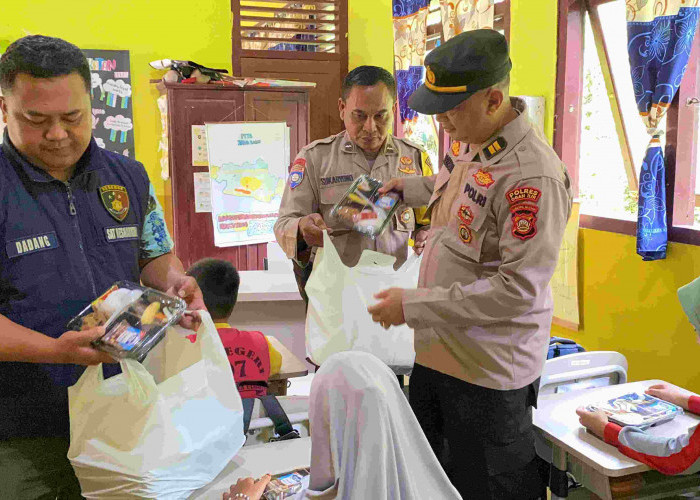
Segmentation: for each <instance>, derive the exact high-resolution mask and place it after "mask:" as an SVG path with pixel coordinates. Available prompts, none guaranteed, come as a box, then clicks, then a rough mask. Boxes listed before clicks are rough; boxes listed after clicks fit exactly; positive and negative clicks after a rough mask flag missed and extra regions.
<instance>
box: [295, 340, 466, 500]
mask: <svg viewBox="0 0 700 500" xmlns="http://www.w3.org/2000/svg"><path fill="white" fill-rule="evenodd" d="M310 400H311V405H310V408H309V419H310V423H311V439H312V446H311V479H310V488H311V489H310V490H307V491H306V498H316V499H326V498H329V499H330V498H337V499H341V500H367V499H372V500H425V499H426V498H436V499H438V498H439V499H441V500H442V499H459V498H461V497H460V496H459V493H457V490H455V489H454V487H453V486H452V484H451V483H450V481H449V479H448V478H447V475H445V472H444V471H443V470H442V467H441V466H440V463H439V462H438V460H437V458H436V457H435V454H434V453H433V451H432V449H431V448H430V445H429V444H428V440H427V439H426V437H425V435H424V434H423V431H422V430H421V428H420V425H419V424H418V421H417V420H416V417H415V415H414V414H413V411H412V410H411V407H410V406H409V404H408V401H407V400H406V397H405V396H404V394H403V392H402V391H401V389H400V387H399V384H398V382H397V380H396V375H394V374H393V373H392V372H391V370H390V369H389V368H388V367H387V366H386V365H385V364H384V363H382V362H381V361H380V360H379V359H378V358H376V357H375V356H373V355H372V354H368V353H364V352H342V353H338V354H335V355H333V356H331V357H329V358H328V359H327V360H326V361H325V362H324V363H323V366H322V367H321V368H320V369H319V370H318V372H317V373H316V375H315V377H314V380H313V383H312V386H311V398H310Z"/></svg>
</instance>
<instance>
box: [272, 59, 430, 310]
mask: <svg viewBox="0 0 700 500" xmlns="http://www.w3.org/2000/svg"><path fill="white" fill-rule="evenodd" d="M339 109H340V117H341V119H342V120H343V122H344V123H345V131H344V132H341V133H340V134H337V135H334V136H331V137H328V138H326V139H321V140H318V141H315V142H313V143H311V144H309V145H308V146H306V147H305V148H303V149H302V150H301V151H300V152H299V154H298V155H297V157H296V159H295V160H294V162H293V163H292V166H291V168H290V175H289V181H288V183H287V186H286V187H285V191H284V195H283V196H282V204H281V206H280V211H279V219H278V220H277V222H276V223H275V228H274V230H275V236H276V238H277V241H278V243H279V244H280V246H281V247H282V249H283V250H284V252H285V253H286V254H287V256H288V257H289V258H290V259H293V261H294V264H295V266H294V267H295V274H296V278H297V283H298V284H299V290H300V292H301V293H302V296H303V297H304V300H307V299H306V294H305V293H304V286H305V285H306V280H307V279H308V276H309V274H310V272H311V262H312V261H313V254H314V253H315V251H314V248H315V247H320V246H323V230H325V229H329V230H330V231H329V232H330V234H331V236H332V238H333V244H334V245H335V246H336V248H337V250H338V253H339V255H340V258H341V259H342V260H343V263H344V264H345V265H347V266H354V265H355V264H357V261H358V260H359V258H360V255H361V254H362V251H363V250H365V249H370V250H375V251H377V252H381V253H385V254H389V255H393V256H394V257H396V263H395V268H396V269H398V268H399V267H400V266H401V265H402V264H403V263H404V261H405V260H406V258H407V256H408V240H409V237H410V236H411V235H412V233H413V234H416V233H417V234H416V235H415V240H416V244H415V246H414V250H415V251H416V252H417V253H420V252H422V249H423V246H424V244H425V237H426V236H427V231H420V229H421V228H424V227H426V225H427V224H428V220H427V219H425V218H424V214H425V209H415V210H414V209H413V208H409V207H408V206H406V205H405V204H404V205H402V206H400V207H399V208H398V210H397V211H396V214H395V215H394V221H393V223H392V226H391V228H389V229H388V230H386V231H384V232H383V233H382V234H381V235H380V236H379V237H377V238H376V239H371V238H368V237H367V236H364V235H362V234H360V233H358V232H355V231H349V230H347V229H342V228H341V226H340V225H339V224H338V222H337V221H334V220H331V219H330V216H329V214H330V211H331V209H332V208H333V206H334V205H335V204H336V203H337V202H338V201H340V199H341V198H342V197H343V195H344V194H345V192H346V191H347V189H348V188H349V187H350V185H351V184H352V182H353V181H354V180H355V179H356V178H358V177H359V176H361V175H363V174H367V175H369V176H370V177H372V178H374V179H377V180H380V181H383V182H385V181H388V180H390V179H392V178H394V177H420V176H421V175H432V168H431V166H430V160H429V159H428V156H427V154H426V153H425V152H423V151H422V150H421V149H420V147H419V146H417V145H415V144H413V143H411V142H409V141H407V140H405V139H399V138H397V137H394V136H392V135H390V131H391V129H392V125H393V117H394V113H395V111H396V82H395V81H394V77H393V76H392V75H391V73H389V72H388V71H386V70H384V69H382V68H378V67H376V66H360V67H358V68H355V69H354V70H353V71H351V72H350V73H348V76H347V77H346V78H345V80H344V81H343V87H342V98H341V99H340V100H339Z"/></svg>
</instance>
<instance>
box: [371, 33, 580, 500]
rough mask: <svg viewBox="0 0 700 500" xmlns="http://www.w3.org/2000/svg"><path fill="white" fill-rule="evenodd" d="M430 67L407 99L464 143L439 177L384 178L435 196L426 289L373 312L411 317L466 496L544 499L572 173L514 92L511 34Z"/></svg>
mask: <svg viewBox="0 0 700 500" xmlns="http://www.w3.org/2000/svg"><path fill="white" fill-rule="evenodd" d="M425 65H426V82H425V84H424V85H423V86H421V87H420V88H419V89H418V90H417V91H416V92H415V93H414V94H413V95H412V96H411V99H410V100H409V105H410V106H411V107H412V108H413V109H415V110H417V111H418V112H421V113H426V114H434V115H437V120H438V121H439V122H440V123H441V124H442V125H443V126H444V127H445V130H446V131H447V132H448V133H449V134H450V136H451V137H452V139H454V140H455V141H456V142H454V143H453V144H452V147H451V148H450V149H451V151H450V152H449V153H448V154H447V155H446V157H445V159H444V163H443V165H442V168H441V169H440V171H439V173H438V174H437V175H436V176H433V177H432V178H424V179H420V178H416V179H397V180H392V181H391V182H390V183H387V185H385V188H386V189H387V190H389V189H393V190H396V191H398V192H401V193H403V199H404V202H405V203H407V204H408V205H414V204H422V203H425V202H426V200H428V199H429V202H428V213H429V214H430V215H431V230H430V234H429V236H428V241H427V244H426V248H425V255H424V257H423V263H422V267H421V271H420V278H419V283H418V288H417V289H416V290H402V289H390V290H386V291H383V292H381V293H380V294H378V295H377V298H378V299H380V302H379V304H377V305H376V306H374V307H370V308H369V312H370V313H371V314H372V316H373V318H374V320H375V321H377V322H380V323H382V324H383V325H384V326H385V327H388V326H389V325H399V324H403V323H404V322H405V323H407V324H408V325H409V326H411V327H412V328H414V330H415V348H416V365H415V366H414V369H413V373H412V375H411V385H410V391H409V393H410V402H411V406H412V408H413V410H414V411H415V413H416V416H417V417H418V420H419V422H420V423H421V427H422V428H423V430H424V432H425V434H426V435H427V437H428V440H429V441H430V442H431V445H432V446H433V449H434V450H435V453H436V455H437V456H438V457H443V465H444V466H445V467H446V469H447V473H448V476H449V477H450V480H451V481H452V482H453V483H454V485H455V486H456V487H457V489H458V490H459V491H460V493H461V494H462V495H463V496H464V498H476V499H480V500H481V499H489V498H498V499H502V498H513V499H515V498H517V499H528V498H537V497H539V496H540V495H542V494H543V490H544V484H543V482H542V480H541V479H540V475H539V474H538V469H540V468H541V465H542V464H541V463H540V462H539V460H538V459H537V458H536V455H535V449H534V441H533V428H532V416H531V406H535V404H536V402H537V391H538V387H539V377H540V374H541V371H542V367H543V364H544V361H545V354H546V351H547V346H548V340H549V332H550V324H551V319H552V295H551V292H550V289H549V280H550V278H551V277H552V274H553V273H554V268H555V266H556V263H557V258H558V254H559V246H560V244H561V241H562V237H563V234H564V228H565V226H566V222H567V220H568V217H569V214H570V209H571V190H570V185H569V184H570V183H569V178H568V175H567V173H566V170H565V167H564V165H563V164H562V162H561V161H560V160H559V158H557V156H556V154H555V153H554V151H553V150H552V148H551V147H550V146H549V145H548V144H547V142H546V141H545V140H544V139H543V138H542V137H541V135H540V134H539V132H537V131H536V130H535V129H534V128H533V126H532V125H531V123H530V122H529V120H528V118H527V116H526V108H525V103H524V102H523V101H522V100H520V99H517V98H509V97H508V83H509V76H508V75H509V72H510V69H511V61H510V58H509V56H508V46H507V43H506V40H505V38H504V37H503V36H502V35H500V34H498V33H497V32H496V31H492V30H476V31H469V32H466V33H462V34H461V35H459V36H457V37H455V38H453V39H451V40H450V41H448V42H447V43H445V44H443V45H442V46H440V47H438V48H437V49H435V50H434V51H432V52H431V53H430V54H429V55H428V57H426V61H425ZM445 442H447V447H448V451H447V452H445V451H444V450H443V446H444V443H445ZM443 454H444V455H445V456H443Z"/></svg>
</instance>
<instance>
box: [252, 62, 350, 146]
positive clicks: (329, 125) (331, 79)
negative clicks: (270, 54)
mask: <svg viewBox="0 0 700 500" xmlns="http://www.w3.org/2000/svg"><path fill="white" fill-rule="evenodd" d="M240 64H241V71H242V74H243V75H245V76H257V77H260V78H280V79H283V80H299V81H303V82H315V83H316V88H314V89H313V90H311V92H310V96H309V102H310V104H312V105H313V106H311V110H310V127H309V137H308V142H311V141H315V140H317V139H323V138H325V137H328V136H330V135H333V134H337V133H338V132H340V131H341V130H343V122H342V121H341V120H340V113H339V111H338V99H339V98H340V84H341V66H342V65H341V61H315V60H303V59H272V58H270V59H263V58H256V57H243V58H241V60H240ZM305 145H306V143H304V144H302V145H301V146H302V147H303V146H305Z"/></svg>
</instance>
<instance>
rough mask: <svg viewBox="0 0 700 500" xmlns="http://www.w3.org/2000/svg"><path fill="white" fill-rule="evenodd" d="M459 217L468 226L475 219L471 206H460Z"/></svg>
mask: <svg viewBox="0 0 700 500" xmlns="http://www.w3.org/2000/svg"><path fill="white" fill-rule="evenodd" d="M457 217H459V220H461V221H462V222H463V223H464V224H465V225H467V226H468V225H469V224H471V223H472V222H473V221H474V214H473V213H472V210H471V208H469V206H467V205H462V206H460V207H459V212H457Z"/></svg>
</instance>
